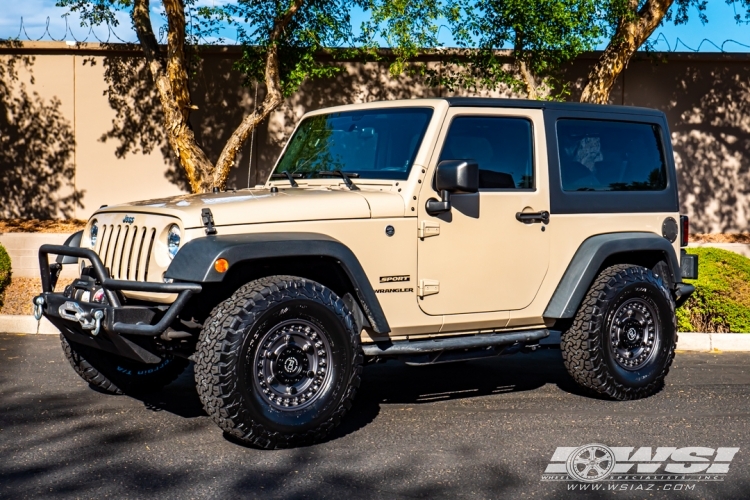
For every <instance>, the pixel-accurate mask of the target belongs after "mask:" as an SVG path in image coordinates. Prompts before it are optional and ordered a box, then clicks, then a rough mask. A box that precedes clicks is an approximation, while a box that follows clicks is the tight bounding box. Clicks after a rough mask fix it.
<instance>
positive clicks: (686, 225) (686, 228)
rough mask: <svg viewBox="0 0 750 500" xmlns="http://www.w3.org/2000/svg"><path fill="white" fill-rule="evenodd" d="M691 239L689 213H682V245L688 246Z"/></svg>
mask: <svg viewBox="0 0 750 500" xmlns="http://www.w3.org/2000/svg"><path fill="white" fill-rule="evenodd" d="M689 241H690V219H689V218H688V216H687V215H680V246H681V247H686V246H688V242H689Z"/></svg>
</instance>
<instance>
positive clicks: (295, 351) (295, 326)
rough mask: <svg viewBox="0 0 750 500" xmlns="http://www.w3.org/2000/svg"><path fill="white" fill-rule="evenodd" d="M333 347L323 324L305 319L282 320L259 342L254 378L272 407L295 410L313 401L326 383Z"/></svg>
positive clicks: (329, 374)
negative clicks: (317, 324)
mask: <svg viewBox="0 0 750 500" xmlns="http://www.w3.org/2000/svg"><path fill="white" fill-rule="evenodd" d="M330 360H331V346H330V344H329V342H328V339H327V337H326V335H325V334H324V333H323V331H322V330H321V329H320V327H318V326H316V325H315V324H313V323H311V322H310V321H307V320H304V319H291V320H287V321H283V322H281V323H279V324H278V325H276V326H275V327H273V328H272V329H271V330H269V331H268V332H267V333H266V334H265V335H264V336H263V338H262V339H261V340H260V342H259V347H258V349H257V350H256V352H255V357H254V360H253V367H254V369H253V370H252V373H253V375H252V378H253V384H254V386H255V388H256V390H257V391H258V394H260V396H261V397H262V398H263V400H264V401H265V402H266V403H268V404H269V405H271V406H272V407H273V408H275V409H277V410H280V411H296V410H300V409H302V408H305V407H307V406H310V405H311V404H313V403H314V402H315V401H316V400H317V399H318V398H320V396H321V394H322V393H323V392H324V388H325V387H326V386H327V384H328V381H329V379H330V376H331V370H330V368H329V364H330Z"/></svg>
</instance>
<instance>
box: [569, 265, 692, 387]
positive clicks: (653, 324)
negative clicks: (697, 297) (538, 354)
mask: <svg viewBox="0 0 750 500" xmlns="http://www.w3.org/2000/svg"><path fill="white" fill-rule="evenodd" d="M676 343H677V335H676V326H675V310H674V301H673V300H672V297H671V295H670V293H669V290H668V289H667V287H666V286H665V285H664V282H663V281H662V279H661V278H660V277H658V276H656V275H655V274H654V273H653V272H652V271H650V270H649V269H646V268H643V267H640V266H634V265H625V264H620V265H615V266H612V267H609V268H607V269H605V270H604V271H602V272H601V273H600V274H599V276H598V277H597V279H596V280H595V281H594V283H593V284H592V285H591V288H590V289H589V291H588V293H587V294H586V297H585V299H584V301H583V303H582V304H581V306H580V308H579V309H578V312H577V314H576V316H575V319H574V321H573V325H572V326H571V327H570V329H568V331H566V332H565V333H563V335H562V338H561V342H560V348H561V350H562V355H563V361H564V363H565V367H566V368H567V370H568V373H570V375H571V376H572V377H573V379H575V381H576V382H578V384H580V385H581V386H583V387H585V388H587V389H590V390H592V391H594V392H596V393H599V394H602V395H605V396H608V397H610V398H612V399H617V400H630V399H639V398H644V397H648V396H651V395H653V394H655V393H657V392H659V391H660V390H661V389H662V388H663V387H664V379H665V378H666V376H667V373H668V372H669V367H670V365H671V364H672V360H673V359H674V350H675V346H676Z"/></svg>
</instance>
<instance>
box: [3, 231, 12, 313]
mask: <svg viewBox="0 0 750 500" xmlns="http://www.w3.org/2000/svg"><path fill="white" fill-rule="evenodd" d="M10 276H11V268H10V256H9V255H8V252H6V251H5V248H4V247H3V246H2V245H0V307H2V305H3V292H4V291H5V287H7V286H8V285H10Z"/></svg>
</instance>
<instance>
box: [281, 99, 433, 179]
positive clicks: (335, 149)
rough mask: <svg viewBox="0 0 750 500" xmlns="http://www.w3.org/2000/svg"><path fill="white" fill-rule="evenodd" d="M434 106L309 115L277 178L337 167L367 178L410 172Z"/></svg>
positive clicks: (394, 176)
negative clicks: (284, 174) (285, 173)
mask: <svg viewBox="0 0 750 500" xmlns="http://www.w3.org/2000/svg"><path fill="white" fill-rule="evenodd" d="M431 117H432V109H431V108H390V109H382V108H380V109H369V110H360V111H344V112H340V113H331V114H327V115H316V116H311V117H309V118H306V119H305V120H304V121H303V122H302V123H301V124H300V126H299V127H298V128H297V131H296V132H295V134H294V136H293V137H292V139H291V140H290V141H289V145H288V146H287V148H286V151H285V152H284V156H282V157H281V159H280V160H279V163H278V165H277V166H276V170H274V174H276V175H275V177H280V175H279V174H283V173H284V172H285V171H286V172H288V173H289V174H292V175H293V176H294V177H296V178H312V177H324V176H327V175H330V174H327V172H332V171H335V170H340V171H341V172H344V173H345V174H346V175H347V176H350V177H355V178H366V179H393V180H403V179H406V178H407V177H408V176H409V170H410V169H411V166H412V163H413V162H414V157H415V156H416V154H417V149H418V148H419V144H420V143H421V142H422V137H423V136H424V133H425V130H426V129H427V124H428V123H429V122H430V118H431Z"/></svg>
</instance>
